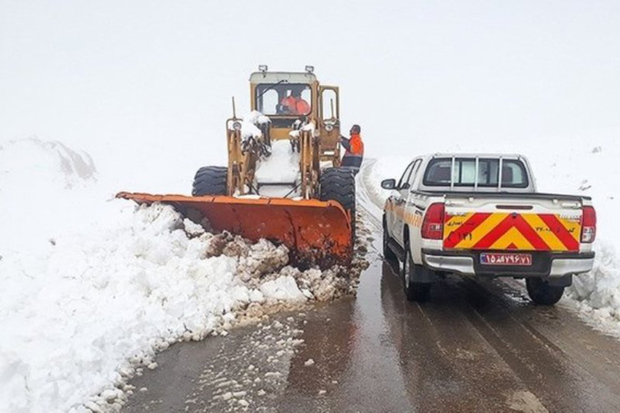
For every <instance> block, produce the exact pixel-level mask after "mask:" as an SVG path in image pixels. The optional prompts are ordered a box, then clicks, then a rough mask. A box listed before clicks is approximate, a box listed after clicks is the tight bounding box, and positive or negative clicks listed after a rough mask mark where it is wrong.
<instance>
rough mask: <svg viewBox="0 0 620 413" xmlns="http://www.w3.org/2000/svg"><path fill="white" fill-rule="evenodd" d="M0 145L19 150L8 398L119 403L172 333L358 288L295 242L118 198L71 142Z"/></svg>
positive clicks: (10, 177) (9, 241)
mask: <svg viewBox="0 0 620 413" xmlns="http://www.w3.org/2000/svg"><path fill="white" fill-rule="evenodd" d="M0 148H1V149H0V156H3V157H4V158H2V160H11V161H12V162H13V163H12V164H10V167H9V166H5V165H9V164H8V163H4V162H2V163H1V165H2V168H3V169H2V175H1V180H0V196H2V197H3V198H2V202H0V216H1V217H2V219H4V221H2V225H3V227H2V228H3V232H2V236H1V242H0V285H2V288H1V289H0V331H2V334H1V335H0V412H5V411H6V412H48V411H84V410H85V409H86V407H85V406H88V407H89V408H91V409H94V410H96V409H102V410H104V411H109V410H118V409H119V408H120V403H122V401H123V399H124V397H125V396H124V394H125V392H127V391H131V388H130V387H128V386H127V385H126V383H127V380H128V378H129V377H130V376H131V375H132V374H134V372H135V371H136V369H137V368H139V367H140V366H142V365H146V366H150V367H155V366H156V364H154V363H153V362H152V358H153V355H154V354H155V352H156V351H157V350H159V349H163V348H166V347H167V346H168V345H169V344H170V343H173V342H177V341H181V340H192V339H193V340H199V339H202V338H204V337H206V336H207V335H209V334H218V333H220V332H223V331H225V330H226V329H228V328H230V327H231V326H233V325H234V324H235V323H236V322H237V320H238V319H239V318H247V317H252V316H260V314H261V312H262V311H263V310H262V308H267V307H268V306H270V305H277V304H278V303H281V302H293V303H298V302H304V301H306V300H309V299H316V300H329V299H333V298H335V297H338V296H339V295H342V294H345V293H348V292H351V290H352V289H354V283H355V281H356V278H355V276H353V277H348V276H347V277H344V276H343V274H344V271H343V269H339V268H334V269H332V270H329V271H325V272H320V271H317V270H308V271H304V272H301V271H299V270H297V269H295V268H292V267H289V266H287V262H288V252H287V250H286V248H285V247H284V246H280V247H275V246H274V245H273V244H271V243H269V242H267V241H261V242H258V243H255V244H249V243H247V242H246V241H244V240H243V239H241V238H239V237H233V236H231V235H230V234H219V235H213V234H210V233H208V232H205V231H204V229H203V227H202V226H200V225H197V224H195V223H193V222H191V221H189V220H187V219H183V218H182V217H181V216H180V215H179V214H178V213H176V212H175V211H174V210H173V209H172V208H171V207H169V206H162V205H154V206H152V207H149V208H146V207H137V206H136V205H135V204H133V203H132V202H129V201H124V200H116V199H110V197H109V194H108V193H107V192H106V191H104V190H102V189H101V188H99V187H98V185H97V184H96V181H95V176H96V174H95V168H94V164H93V162H92V160H91V159H90V158H89V157H88V156H87V155H86V154H80V153H79V152H75V151H72V150H70V149H68V148H66V147H63V146H62V145H61V144H58V143H54V142H52V143H50V142H41V141H37V140H26V141H20V142H13V143H9V144H2V145H1V146H0ZM66 160H69V161H70V162H68V163H66V162H64V161H66ZM33 165H35V166H33ZM25 184H27V185H25ZM24 186H27V190H25V189H24ZM20 191H24V192H26V193H24V194H22V196H18V195H19V194H20ZM28 194H37V197H33V196H32V195H30V196H27V195H28ZM38 194H42V196H41V197H39V196H38ZM7 217H8V218H7ZM47 221H52V224H50V225H47V226H46V222H47ZM5 228H6V231H5ZM22 242H23V243H22ZM28 242H30V244H28ZM20 243H21V244H22V245H21V246H17V244H20ZM358 275H359V272H358Z"/></svg>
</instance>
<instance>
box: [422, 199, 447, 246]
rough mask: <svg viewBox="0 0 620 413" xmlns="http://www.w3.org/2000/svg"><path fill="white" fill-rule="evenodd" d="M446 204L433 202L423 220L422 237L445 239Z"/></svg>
mask: <svg viewBox="0 0 620 413" xmlns="http://www.w3.org/2000/svg"><path fill="white" fill-rule="evenodd" d="M444 214H445V206H444V204H431V205H430V206H429V207H428V209H427V210H426V215H424V221H422V238H425V239H443V219H444Z"/></svg>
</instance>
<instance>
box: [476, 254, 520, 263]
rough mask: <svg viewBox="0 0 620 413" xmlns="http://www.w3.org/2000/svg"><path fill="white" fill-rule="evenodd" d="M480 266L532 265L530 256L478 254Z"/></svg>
mask: <svg viewBox="0 0 620 413" xmlns="http://www.w3.org/2000/svg"><path fill="white" fill-rule="evenodd" d="M480 264H484V265H521V266H528V265H532V255H531V254H505V253H504V254H495V253H482V254H480Z"/></svg>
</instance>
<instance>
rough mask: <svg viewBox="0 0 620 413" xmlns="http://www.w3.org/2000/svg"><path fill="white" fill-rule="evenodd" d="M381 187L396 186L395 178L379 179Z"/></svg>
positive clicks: (389, 187)
mask: <svg viewBox="0 0 620 413" xmlns="http://www.w3.org/2000/svg"><path fill="white" fill-rule="evenodd" d="M381 188H383V189H394V188H396V179H384V180H383V181H381Z"/></svg>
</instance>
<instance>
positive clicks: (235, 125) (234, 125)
mask: <svg viewBox="0 0 620 413" xmlns="http://www.w3.org/2000/svg"><path fill="white" fill-rule="evenodd" d="M232 127H233V129H234V130H241V122H238V121H235V122H233V124H232Z"/></svg>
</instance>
